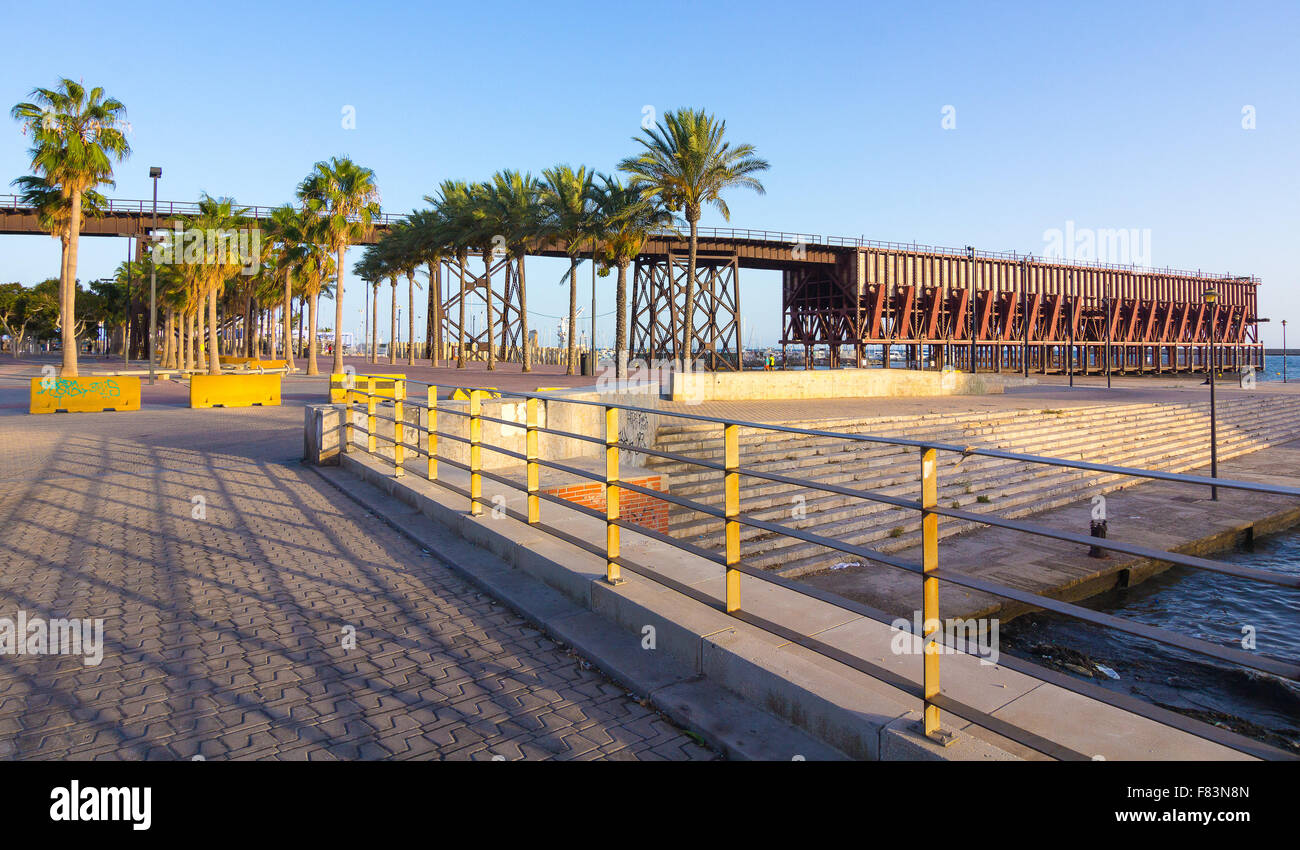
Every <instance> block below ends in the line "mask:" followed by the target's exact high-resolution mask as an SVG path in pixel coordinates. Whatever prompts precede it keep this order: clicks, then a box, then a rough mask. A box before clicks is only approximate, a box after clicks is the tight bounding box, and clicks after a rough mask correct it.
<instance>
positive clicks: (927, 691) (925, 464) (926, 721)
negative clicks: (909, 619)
mask: <svg viewBox="0 0 1300 850" xmlns="http://www.w3.org/2000/svg"><path fill="white" fill-rule="evenodd" d="M938 467H939V463H938V452H936V451H935V450H934V449H931V448H924V449H921V571H922V578H921V641H922V643H923V645H924V649H923V650H922V656H921V657H922V659H923V662H922V671H921V676H922V694H923V699H924V708H923V711H924V717H923V718H922V726H923V728H924V731H925V734H926V737H929V738H932V739H934V740H936V741H939V742H941V743H947V742H949V741H951V739H952V736H951V735H949V734H948V733H947V732H945V731H943V730H942V729H940V728H939V707H938V706H937V705H934V704H933V703H931V702H930V700H931V698H932V697H935V696H938V695H939V656H940V653H941V652H942V647H940V646H939V644H937V643H936V642H935V641H933V640H931V639H930V636H931V635H934V633H935V632H936V631H939V628H940V622H939V579H937V578H934V577H933V576H930V575H926V573H931V572H933V571H935V570H937V569H938V568H939V515H938V514H936V513H934V512H933V509H934V508H935V507H937V506H938V504H939V470H938ZM941 637H942V635H937V636H936V638H941Z"/></svg>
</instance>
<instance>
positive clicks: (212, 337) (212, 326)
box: [208, 286, 221, 375]
mask: <svg viewBox="0 0 1300 850" xmlns="http://www.w3.org/2000/svg"><path fill="white" fill-rule="evenodd" d="M219 344H220V340H218V339H217V288H216V287H215V286H214V287H213V288H212V291H211V292H210V293H208V347H209V348H211V349H212V353H211V355H210V356H209V358H208V374H209V375H220V374H221V355H220V354H219V353H218V350H217V346H218V345H219Z"/></svg>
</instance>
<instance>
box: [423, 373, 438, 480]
mask: <svg viewBox="0 0 1300 850" xmlns="http://www.w3.org/2000/svg"><path fill="white" fill-rule="evenodd" d="M437 430H438V388H437V387H429V419H428V427H427V428H426V429H425V433H424V438H425V441H424V450H425V452H427V453H428V455H429V471H428V474H427V475H426V476H425V477H426V478H428V479H429V480H430V481H433V480H434V479H435V478H437V477H438V435H437V434H435V433H434V431H437Z"/></svg>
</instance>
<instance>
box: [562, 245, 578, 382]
mask: <svg viewBox="0 0 1300 850" xmlns="http://www.w3.org/2000/svg"><path fill="white" fill-rule="evenodd" d="M566 341H567V342H568V343H569V368H568V369H567V370H565V374H566V375H576V374H578V372H577V366H578V362H577V361H578V258H577V257H570V258H569V338H568V340H566Z"/></svg>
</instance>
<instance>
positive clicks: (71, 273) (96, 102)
mask: <svg viewBox="0 0 1300 850" xmlns="http://www.w3.org/2000/svg"><path fill="white" fill-rule="evenodd" d="M29 97H31V100H30V101H24V102H23V103H19V104H17V105H15V106H14V108H13V110H12V111H11V114H12V115H13V117H14V119H15V120H17V121H20V122H22V125H23V132H24V133H29V132H30V133H31V134H32V140H33V143H32V147H31V149H30V150H29V154H30V156H31V163H32V171H33V172H34V173H35V174H36V175H37V176H40V177H44V178H45V180H46V181H48V183H49V185H50V186H53V187H56V188H57V189H58V190H59V192H60V193H61V194H62V195H63V197H64V198H65V199H67V202H68V243H67V251H66V252H65V255H66V258H65V262H64V263H63V265H64V270H63V274H62V276H61V278H60V286H59V313H60V316H59V321H60V326H61V328H62V336H63V368H62V369H61V370H60V374H61V375H64V376H67V377H76V375H77V339H76V335H75V332H76V324H77V323H76V312H75V303H74V302H75V300H76V294H77V293H76V281H77V248H78V237H79V236H80V234H81V217H82V197H83V194H84V193H85V192H86V191H87V190H89V189H95V188H97V187H99V186H113V185H115V184H114V183H113V161H114V160H116V161H118V162H121V161H122V160H123V159H125V158H126V157H127V156H129V155H130V154H131V146H130V145H129V144H127V141H126V134H125V133H124V132H123V130H122V126H121V125H122V123H123V122H124V120H125V117H126V107H125V106H124V105H123V104H122V102H121V101H119V100H116V99H115V98H111V97H105V96H104V90H103V89H102V88H98V87H96V88H92V89H89V90H87V89H86V87H85V86H83V85H82V84H81V83H78V82H76V81H74V80H70V79H67V78H66V77H65V78H63V79H60V80H59V81H58V84H57V86H56V87H55V88H53V89H45V88H37V89H33V90H32V93H31V95H29Z"/></svg>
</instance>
